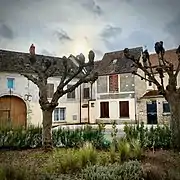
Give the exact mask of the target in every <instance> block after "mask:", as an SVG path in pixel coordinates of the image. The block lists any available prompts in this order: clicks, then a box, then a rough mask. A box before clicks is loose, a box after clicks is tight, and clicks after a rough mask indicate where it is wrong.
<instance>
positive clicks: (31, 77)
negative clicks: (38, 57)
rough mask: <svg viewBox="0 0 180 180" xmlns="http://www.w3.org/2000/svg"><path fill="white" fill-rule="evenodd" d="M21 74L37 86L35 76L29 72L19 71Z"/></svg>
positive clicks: (37, 82)
mask: <svg viewBox="0 0 180 180" xmlns="http://www.w3.org/2000/svg"><path fill="white" fill-rule="evenodd" d="M21 75H22V76H24V77H26V78H27V79H28V80H30V81H32V82H33V83H34V84H36V85H37V86H39V81H38V79H37V78H35V77H34V76H33V75H30V74H24V73H21Z"/></svg>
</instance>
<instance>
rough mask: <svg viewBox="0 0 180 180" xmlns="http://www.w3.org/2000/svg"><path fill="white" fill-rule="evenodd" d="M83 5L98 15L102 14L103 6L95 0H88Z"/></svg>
mask: <svg viewBox="0 0 180 180" xmlns="http://www.w3.org/2000/svg"><path fill="white" fill-rule="evenodd" d="M82 6H83V7H85V8H86V9H87V10H89V11H91V12H93V13H95V14H97V15H102V13H103V10H102V8H101V7H100V6H99V5H98V4H97V3H96V2H95V1H94V0H86V1H84V2H83V3H82Z"/></svg>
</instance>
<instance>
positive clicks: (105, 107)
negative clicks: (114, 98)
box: [100, 102, 109, 118]
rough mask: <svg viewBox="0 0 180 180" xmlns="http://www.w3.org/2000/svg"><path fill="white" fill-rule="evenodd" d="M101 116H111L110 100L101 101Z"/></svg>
mask: <svg viewBox="0 0 180 180" xmlns="http://www.w3.org/2000/svg"><path fill="white" fill-rule="evenodd" d="M100 118H109V102H101V103H100Z"/></svg>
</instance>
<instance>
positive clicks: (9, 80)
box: [7, 78, 14, 89]
mask: <svg viewBox="0 0 180 180" xmlns="http://www.w3.org/2000/svg"><path fill="white" fill-rule="evenodd" d="M7 86H8V89H13V88H14V79H13V78H8V79H7Z"/></svg>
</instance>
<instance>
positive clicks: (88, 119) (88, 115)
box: [88, 100, 90, 124]
mask: <svg viewBox="0 0 180 180" xmlns="http://www.w3.org/2000/svg"><path fill="white" fill-rule="evenodd" d="M89 102H90V100H88V124H90V114H89V113H90V111H89Z"/></svg>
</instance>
